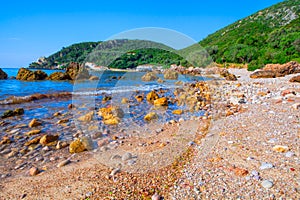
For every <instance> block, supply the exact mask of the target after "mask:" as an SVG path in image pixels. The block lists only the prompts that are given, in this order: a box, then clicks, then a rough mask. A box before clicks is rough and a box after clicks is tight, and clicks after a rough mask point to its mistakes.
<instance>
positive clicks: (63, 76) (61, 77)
mask: <svg viewBox="0 0 300 200" xmlns="http://www.w3.org/2000/svg"><path fill="white" fill-rule="evenodd" d="M47 80H52V81H61V80H71V77H70V76H69V75H68V74H66V73H63V72H54V73H52V74H50V76H49V77H47Z"/></svg>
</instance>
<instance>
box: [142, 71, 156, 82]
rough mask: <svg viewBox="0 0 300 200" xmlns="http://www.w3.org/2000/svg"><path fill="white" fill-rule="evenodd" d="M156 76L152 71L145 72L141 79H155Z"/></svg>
mask: <svg viewBox="0 0 300 200" xmlns="http://www.w3.org/2000/svg"><path fill="white" fill-rule="evenodd" d="M157 79H158V77H157V76H156V74H155V73H154V72H147V73H146V74H145V75H144V76H142V81H155V80H157Z"/></svg>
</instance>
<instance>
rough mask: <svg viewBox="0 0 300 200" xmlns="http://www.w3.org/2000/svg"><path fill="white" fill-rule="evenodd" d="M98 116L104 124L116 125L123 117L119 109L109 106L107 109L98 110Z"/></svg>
mask: <svg viewBox="0 0 300 200" xmlns="http://www.w3.org/2000/svg"><path fill="white" fill-rule="evenodd" d="M98 115H99V116H100V117H102V118H103V122H104V124H107V125H117V124H118V123H120V118H122V117H123V116H124V112H123V110H122V109H121V108H120V107H117V106H110V107H107V108H100V109H99V111H98Z"/></svg>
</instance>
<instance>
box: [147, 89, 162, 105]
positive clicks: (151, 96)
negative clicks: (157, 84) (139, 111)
mask: <svg viewBox="0 0 300 200" xmlns="http://www.w3.org/2000/svg"><path fill="white" fill-rule="evenodd" d="M158 98H159V96H158V94H157V93H156V92H155V91H151V92H149V93H148V94H147V96H146V99H147V101H148V102H150V103H153V102H154V100H156V99H158Z"/></svg>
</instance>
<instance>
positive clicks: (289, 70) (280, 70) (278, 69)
mask: <svg viewBox="0 0 300 200" xmlns="http://www.w3.org/2000/svg"><path fill="white" fill-rule="evenodd" d="M263 70H264V71H272V72H274V73H275V75H276V77H282V76H285V75H289V74H296V73H300V64H299V63H298V62H296V61H291V62H288V63H285V64H282V65H281V64H267V65H266V66H265V67H264V68H263Z"/></svg>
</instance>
